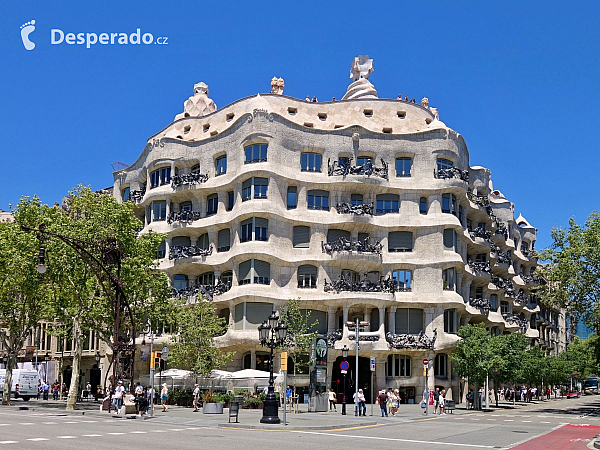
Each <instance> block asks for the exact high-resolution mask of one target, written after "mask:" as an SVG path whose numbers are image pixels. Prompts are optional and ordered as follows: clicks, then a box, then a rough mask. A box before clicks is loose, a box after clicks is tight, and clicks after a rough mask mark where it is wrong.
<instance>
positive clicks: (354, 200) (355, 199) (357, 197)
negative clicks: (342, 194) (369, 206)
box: [350, 194, 363, 206]
mask: <svg viewBox="0 0 600 450" xmlns="http://www.w3.org/2000/svg"><path fill="white" fill-rule="evenodd" d="M350 203H351V204H352V206H358V205H362V204H363V196H362V194H352V195H350Z"/></svg>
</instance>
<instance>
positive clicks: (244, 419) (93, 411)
mask: <svg viewBox="0 0 600 450" xmlns="http://www.w3.org/2000/svg"><path fill="white" fill-rule="evenodd" d="M556 401H561V399H560V398H559V399H556V400H555V399H551V400H546V401H544V402H541V401H538V402H531V403H520V402H517V403H516V405H515V407H516V408H521V407H524V406H527V405H536V404H537V405H539V404H544V403H553V402H556ZM299 406H300V412H299V414H293V413H290V412H289V411H288V413H287V423H288V424H287V425H284V424H283V410H282V409H279V418H280V419H281V424H278V425H273V424H262V423H260V419H261V417H262V413H263V411H262V409H241V410H240V414H239V423H233V422H232V423H229V422H228V419H229V410H228V409H225V410H224V413H223V414H203V413H202V411H200V412H193V411H194V410H193V408H187V407H182V406H169V411H168V412H166V413H163V412H162V407H161V406H160V405H157V406H156V407H155V410H154V417H153V418H149V419H148V421H149V423H152V424H156V426H160V425H159V424H180V425H183V424H185V425H188V426H192V425H193V426H209V427H222V428H244V429H269V430H277V429H279V430H282V429H286V430H333V429H344V428H356V427H368V426H375V425H381V424H385V423H401V422H409V421H414V420H422V419H425V418H429V419H431V418H434V417H440V416H437V415H433V413H432V412H433V407H432V406H429V408H428V410H429V415H427V416H426V415H425V414H424V413H423V409H422V408H421V406H420V405H419V404H416V405H401V407H400V409H399V411H398V413H397V414H396V417H392V416H391V415H390V416H389V417H381V410H380V409H379V406H378V405H367V416H366V417H357V416H355V415H354V410H353V408H354V405H353V404H349V405H346V411H347V415H345V416H343V415H342V414H341V405H339V404H338V405H337V412H318V413H309V412H308V405H307V404H300V405H299ZM2 408H14V409H28V410H33V411H36V412H38V413H44V414H48V415H82V414H84V415H86V416H93V417H103V418H111V417H114V415H113V413H111V414H109V413H108V412H106V411H100V404H99V403H95V402H89V403H86V402H82V403H78V404H77V411H65V409H64V408H65V402H64V401H52V400H49V401H42V400H31V401H29V402H22V401H16V402H13V405H12V406H10V407H2ZM512 408H513V404H512V402H500V403H499V405H498V408H496V407H495V404H490V409H488V410H484V411H475V410H467V409H466V408H465V406H464V404H462V405H457V408H456V409H455V410H454V413H453V414H454V415H463V414H472V413H475V412H491V411H498V410H507V409H512ZM371 409H372V412H373V415H371ZM448 415H452V414H448ZM132 417H135V416H124V417H115V420H126V419H128V418H132ZM138 420H139V418H138ZM232 420H235V419H234V418H232Z"/></svg>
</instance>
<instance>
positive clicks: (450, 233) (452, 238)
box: [444, 228, 456, 251]
mask: <svg viewBox="0 0 600 450" xmlns="http://www.w3.org/2000/svg"><path fill="white" fill-rule="evenodd" d="M444 249H445V250H453V251H456V231H455V230H454V229H453V228H446V229H445V230H444Z"/></svg>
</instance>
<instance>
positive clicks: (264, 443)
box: [0, 396, 600, 450]
mask: <svg viewBox="0 0 600 450" xmlns="http://www.w3.org/2000/svg"><path fill="white" fill-rule="evenodd" d="M195 422H196V423H197V422H198V421H195ZM191 423H192V422H191V421H187V423H184V422H183V421H182V422H180V423H169V422H164V421H161V419H156V420H145V421H144V420H128V419H115V418H112V417H110V416H108V415H106V414H103V415H100V414H99V413H96V414H92V413H88V414H86V415H64V413H62V412H58V411H48V410H42V409H36V410H35V411H23V410H18V409H16V408H14V407H12V408H1V409H0V450H1V449H3V448H14V449H17V448H19V449H37V448H40V449H42V448H43V449H78V450H79V449H82V448H83V449H86V450H87V449H89V450H92V449H111V450H116V449H131V448H154V449H156V448H164V449H186V450H188V449H191V448H198V447H201V448H209V449H211V450H221V449H222V450H236V449H253V450H254V449H256V450H258V449H261V450H262V449H271V448H272V449H275V448H277V449H280V448H282V446H285V448H288V449H299V450H315V449H316V448H319V447H320V448H357V447H359V448H382V447H386V448H389V447H392V448H399V449H400V448H401V449H408V450H411V449H427V450H438V449H440V450H441V449H478V448H480V449H485V448H511V447H514V446H516V445H518V444H519V443H522V442H525V441H528V442H527V443H526V444H525V446H524V447H523V448H534V443H535V442H536V440H535V439H534V440H531V439H532V438H536V437H537V436H544V435H547V433H549V432H552V430H558V431H557V433H558V434H552V435H551V436H552V439H551V442H549V443H546V444H544V448H553V445H556V446H555V448H569V449H571V448H581V449H585V448H586V447H585V444H587V440H586V439H584V438H583V436H584V433H582V434H581V436H582V438H581V439H579V440H578V439H573V436H577V435H578V434H577V433H578V431H579V430H583V429H584V428H583V427H582V428H573V427H571V428H569V429H570V431H571V434H570V435H569V436H568V440H569V442H570V445H571V447H559V446H558V445H559V444H561V442H560V440H561V439H562V438H561V435H560V433H559V432H560V430H562V429H565V430H567V427H565V424H577V425H585V426H588V428H589V427H593V426H598V427H600V397H597V396H594V397H584V398H582V399H578V400H577V399H572V400H563V401H558V402H548V403H546V404H538V405H530V406H527V407H524V408H520V409H516V410H510V409H509V410H497V411H495V412H473V413H463V414H460V415H458V414H457V415H452V414H448V415H445V416H435V417H432V416H429V417H422V418H390V419H388V420H386V419H383V420H382V421H381V423H378V424H377V425H371V426H366V427H356V428H339V429H336V430H327V431H302V430H294V431H292V430H286V431H270V430H247V429H227V428H219V427H218V426H217V424H216V423H215V422H212V423H208V424H207V425H206V426H202V425H197V424H195V425H194V424H191ZM588 431H590V430H588ZM573 433H575V434H573ZM599 433H600V431H598V432H597V433H595V434H599ZM589 434H590V433H587V434H585V436H588V435H589ZM565 436H566V435H565ZM540 439H544V438H543V437H542V438H540ZM565 439H567V437H565ZM520 448H521V447H520Z"/></svg>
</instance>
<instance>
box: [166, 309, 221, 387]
mask: <svg viewBox="0 0 600 450" xmlns="http://www.w3.org/2000/svg"><path fill="white" fill-rule="evenodd" d="M176 323H177V325H178V327H179V333H178V334H177V335H176V337H175V343H174V344H173V345H172V346H171V350H170V352H169V359H170V360H171V363H172V364H174V365H176V366H178V367H181V368H184V369H188V370H191V371H192V372H194V373H195V374H197V375H201V376H208V375H209V374H210V372H211V371H212V370H213V369H217V368H219V367H222V366H223V365H224V364H225V363H226V362H227V361H230V360H231V358H232V356H233V353H232V352H223V351H222V350H221V349H220V348H218V347H217V346H216V345H215V337H216V336H220V335H222V334H224V333H225V332H226V331H227V322H226V319H225V318H223V317H218V316H217V314H216V312H215V307H214V305H213V304H212V303H211V302H209V301H208V300H207V299H206V298H202V299H198V302H197V303H193V304H190V305H185V306H182V307H180V308H179V309H178V311H177V313H176Z"/></svg>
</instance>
